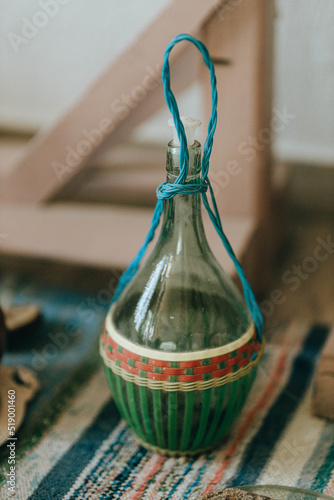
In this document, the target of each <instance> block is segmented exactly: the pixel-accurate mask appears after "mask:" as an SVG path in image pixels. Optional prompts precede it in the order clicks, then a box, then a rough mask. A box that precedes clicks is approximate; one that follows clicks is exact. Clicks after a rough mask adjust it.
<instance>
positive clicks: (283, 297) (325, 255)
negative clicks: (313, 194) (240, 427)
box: [262, 211, 334, 324]
mask: <svg viewBox="0 0 334 500" xmlns="http://www.w3.org/2000/svg"><path fill="white" fill-rule="evenodd" d="M327 240H329V241H331V242H332V243H333V247H334V216H333V214H323V213H310V212H298V213H293V211H292V213H291V216H290V217H289V227H288V236H287V238H286V240H285V241H284V242H283V243H282V245H281V248H280V249H279V251H278V255H277V258H276V261H275V262H274V265H273V277H272V280H271V283H270V285H269V286H268V290H267V293H266V297H265V299H266V301H268V302H265V303H264V304H263V303H262V304H263V310H264V311H265V316H266V315H267V318H266V320H267V322H268V323H269V324H270V323H272V322H277V321H281V320H293V319H304V320H308V321H309V320H310V321H318V322H324V323H333V324H334V248H332V249H330V248H329V249H328V250H326V249H325V248H324V247H323V249H322V250H321V251H319V253H318V250H319V244H320V245H321V242H326V241H327ZM319 242H320V243H319ZM319 259H321V260H319ZM274 290H279V291H280V293H279V292H274V294H273V291H274ZM275 298H276V302H279V303H277V304H274V302H273V300H272V299H275ZM277 299H278V300H277Z"/></svg>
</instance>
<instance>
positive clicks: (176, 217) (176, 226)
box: [162, 141, 206, 251]
mask: <svg viewBox="0 0 334 500" xmlns="http://www.w3.org/2000/svg"><path fill="white" fill-rule="evenodd" d="M188 152H189V167H188V175H187V179H186V184H187V183H188V184H189V183H191V184H199V183H200V175H201V145H200V143H199V142H197V141H195V142H194V144H193V145H192V146H189V147H188ZM166 170H167V182H168V183H174V182H175V180H176V179H177V177H178V175H179V174H180V148H179V147H178V146H175V145H174V143H173V141H171V142H170V143H169V144H168V149H167V161H166ZM162 233H163V236H164V237H166V236H168V237H170V238H172V239H173V240H174V241H175V245H176V247H177V248H176V249H177V251H180V250H181V248H182V250H183V251H184V250H185V248H186V247H188V246H192V247H193V250H194V246H196V244H197V246H201V245H202V244H203V242H204V243H206V238H205V233H204V227H203V221H202V209H201V196H200V194H190V195H184V194H177V195H175V196H174V197H173V198H171V199H170V200H165V201H164V219H163V229H162Z"/></svg>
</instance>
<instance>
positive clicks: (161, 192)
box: [156, 182, 209, 200]
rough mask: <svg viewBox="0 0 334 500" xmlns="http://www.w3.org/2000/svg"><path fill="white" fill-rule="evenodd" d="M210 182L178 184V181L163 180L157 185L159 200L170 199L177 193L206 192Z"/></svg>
mask: <svg viewBox="0 0 334 500" xmlns="http://www.w3.org/2000/svg"><path fill="white" fill-rule="evenodd" d="M208 187H209V186H208V184H207V183H203V182H201V183H200V184H191V183H190V184H177V183H176V182H173V183H169V182H162V183H161V184H160V186H158V187H157V190H156V193H157V198H158V200H170V199H171V198H173V197H174V196H175V195H177V194H185V195H188V194H198V193H205V192H206V191H207V189H208Z"/></svg>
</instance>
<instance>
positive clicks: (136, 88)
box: [1, 0, 217, 202]
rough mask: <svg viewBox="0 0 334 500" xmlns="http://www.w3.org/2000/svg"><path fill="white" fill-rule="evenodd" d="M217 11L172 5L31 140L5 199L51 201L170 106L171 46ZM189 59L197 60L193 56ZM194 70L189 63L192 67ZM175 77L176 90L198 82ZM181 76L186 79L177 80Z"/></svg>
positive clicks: (194, 2)
mask: <svg viewBox="0 0 334 500" xmlns="http://www.w3.org/2000/svg"><path fill="white" fill-rule="evenodd" d="M216 10H217V2H211V1H210V0H206V1H203V0H174V1H173V2H171V4H170V5H169V6H168V7H167V8H166V9H165V10H164V11H163V12H162V13H161V14H160V16H159V17H158V18H157V19H156V20H155V21H154V22H153V23H152V24H151V25H150V26H149V28H148V29H147V30H146V31H145V32H144V33H143V34H142V35H141V36H140V37H139V39H138V40H136V41H135V42H134V43H133V44H132V45H131V46H130V47H129V48H128V49H127V50H126V51H124V52H123V53H122V54H121V55H120V56H119V58H118V59H117V60H116V61H115V62H114V63H113V64H111V66H110V67H109V68H107V70H106V71H105V72H104V74H103V75H101V76H100V77H99V78H98V79H97V80H96V82H95V83H94V84H93V86H92V87H91V88H90V89H88V90H87V92H85V93H84V95H83V96H82V97H81V98H80V99H79V100H78V101H77V102H76V103H75V104H74V105H73V106H72V108H71V109H70V110H69V111H68V112H67V113H66V114H65V115H64V116H63V117H62V118H61V119H60V120H58V122H57V123H55V124H54V125H53V127H51V128H50V129H48V130H44V131H42V132H41V133H40V134H38V136H37V137H36V138H35V139H33V140H32V141H31V143H30V144H29V146H28V147H27V150H26V152H25V155H24V156H23V158H22V159H21V161H18V162H17V164H16V168H15V169H14V170H12V171H11V172H10V174H9V175H8V176H7V177H6V178H5V179H4V180H3V182H2V185H1V199H2V200H3V201H11V202H41V201H45V200H47V199H49V198H50V197H52V196H54V195H55V193H56V192H57V191H58V190H59V189H60V188H61V186H62V185H63V184H64V183H66V182H68V181H69V180H70V179H71V178H72V177H73V176H75V175H76V174H77V173H78V171H79V170H80V169H82V168H83V167H84V166H85V165H86V164H87V162H89V160H90V159H91V158H92V157H93V156H94V154H95V152H96V151H97V150H98V149H100V148H101V146H102V145H103V144H104V143H105V142H106V141H107V140H109V143H110V140H111V139H112V141H119V140H120V139H121V138H124V137H125V136H126V135H127V134H128V133H129V132H130V131H131V130H132V129H133V128H134V127H135V126H136V125H137V124H138V123H140V121H142V120H143V119H144V118H146V117H148V116H150V114H152V113H153V112H154V111H156V110H157V109H158V108H159V106H161V105H162V104H163V102H164V100H163V92H162V88H161V86H159V81H160V71H161V63H162V60H163V54H164V50H165V47H166V45H167V43H168V42H169V41H170V40H171V38H173V37H174V36H175V35H177V34H178V33H180V32H188V33H190V34H192V35H197V34H198V33H199V31H200V29H201V27H202V25H203V23H204V22H205V21H206V20H207V19H208V17H210V15H212V14H213V13H214V12H215V11H216ZM188 45H189V44H180V45H179V46H177V47H176V48H175V50H173V52H172V54H171V61H177V60H178V59H179V56H180V55H181V54H183V55H184V54H185V50H186V47H187V46H188ZM192 52H193V53H195V51H194V50H193V51H192ZM187 60H188V62H191V61H192V59H189V58H188V57H187ZM184 63H185V61H183V63H182V64H183V65H184ZM192 66H193V64H190V66H189V64H188V65H187V68H189V67H190V68H191V67H192ZM174 74H175V78H173V84H175V89H177V88H182V86H184V85H185V84H188V83H189V81H190V80H192V79H193V78H194V75H193V74H192V71H183V72H182V73H181V72H179V71H177V70H175V71H174ZM178 74H180V78H177V77H176V75H178Z"/></svg>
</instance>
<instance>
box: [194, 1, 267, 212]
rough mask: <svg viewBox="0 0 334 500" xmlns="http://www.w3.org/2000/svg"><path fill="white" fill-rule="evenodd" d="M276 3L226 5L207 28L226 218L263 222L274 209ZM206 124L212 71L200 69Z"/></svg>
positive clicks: (217, 173) (219, 188) (216, 164)
mask: <svg viewBox="0 0 334 500" xmlns="http://www.w3.org/2000/svg"><path fill="white" fill-rule="evenodd" d="M273 3H274V2H268V1H267V0H242V1H241V2H231V3H229V2H227V3H226V4H223V5H222V6H221V8H220V9H219V10H218V11H217V13H216V15H214V16H212V18H210V20H209V21H208V22H207V23H206V24H205V26H204V29H203V35H202V36H203V41H204V43H205V44H206V45H207V47H208V50H209V52H210V55H211V57H212V59H213V61H214V63H215V69H216V75H217V89H218V95H219V99H218V125H217V130H216V135H215V141H214V147H213V152H212V159H211V167H210V171H211V178H212V184H213V186H214V188H215V191H216V193H217V199H218V204H219V207H220V209H221V210H222V212H223V213H224V214H239V215H243V214H248V215H254V216H255V217H256V218H258V219H259V220H260V219H264V218H265V217H266V214H267V213H268V211H269V209H270V196H271V184H270V176H271V174H270V142H271V129H270V120H271V112H272V110H271V79H272V40H273V34H272V24H273V23H272V20H273ZM201 80H202V82H203V85H204V95H205V102H206V108H205V109H206V114H207V119H208V117H209V115H210V113H211V98H210V96H211V93H210V82H209V78H208V71H207V69H206V67H205V66H204V65H203V66H202V71H201Z"/></svg>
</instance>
